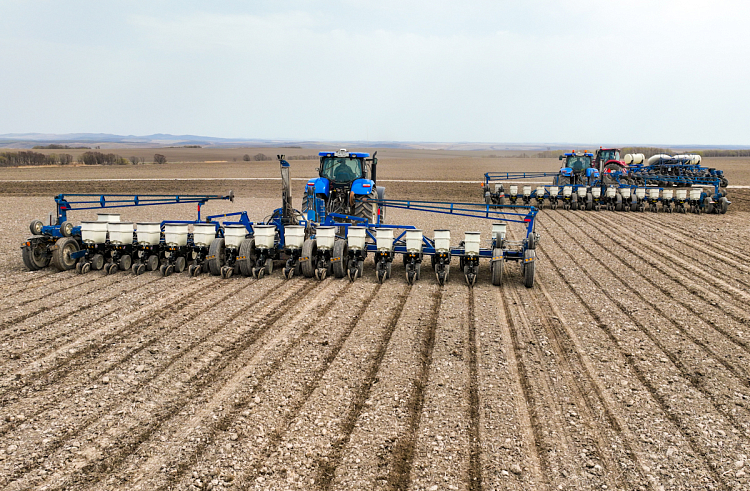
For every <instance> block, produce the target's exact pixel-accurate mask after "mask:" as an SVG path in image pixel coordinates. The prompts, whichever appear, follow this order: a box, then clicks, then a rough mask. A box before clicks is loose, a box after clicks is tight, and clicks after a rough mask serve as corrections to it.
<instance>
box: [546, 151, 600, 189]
mask: <svg viewBox="0 0 750 491" xmlns="http://www.w3.org/2000/svg"><path fill="white" fill-rule="evenodd" d="M593 157H594V154H592V153H588V152H578V153H577V152H575V151H573V152H570V153H565V154H563V155H560V157H559V159H560V160H564V161H565V163H564V164H563V166H562V167H561V168H560V174H559V175H558V176H557V178H556V181H555V184H557V185H560V186H565V185H573V186H577V185H581V184H588V183H589V181H591V180H592V179H596V178H598V177H599V171H598V170H597V169H596V168H595V167H593V165H592V159H593Z"/></svg>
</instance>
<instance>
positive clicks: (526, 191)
mask: <svg viewBox="0 0 750 491" xmlns="http://www.w3.org/2000/svg"><path fill="white" fill-rule="evenodd" d="M523 195H524V196H531V186H524V187H523Z"/></svg>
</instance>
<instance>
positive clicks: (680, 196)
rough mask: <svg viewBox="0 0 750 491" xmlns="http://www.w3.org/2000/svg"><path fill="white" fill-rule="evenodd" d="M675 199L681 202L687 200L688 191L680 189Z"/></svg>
mask: <svg viewBox="0 0 750 491" xmlns="http://www.w3.org/2000/svg"><path fill="white" fill-rule="evenodd" d="M675 197H676V198H677V199H680V200H683V199H687V189H678V190H677V192H676V193H675Z"/></svg>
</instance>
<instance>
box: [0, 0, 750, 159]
mask: <svg viewBox="0 0 750 491" xmlns="http://www.w3.org/2000/svg"><path fill="white" fill-rule="evenodd" d="M459 3H461V4H462V5H461V6H459ZM463 4H465V5H463ZM749 24H750V2H748V1H746V0H745V1H722V0H714V1H693V0H674V1H673V0H661V1H659V0H648V1H641V0H632V1H627V2H626V1H612V2H610V1H601V0H572V1H533V0H513V1H510V0H496V1H468V2H455V1H443V0H430V1H414V2H409V1H404V0H399V1H397V0H375V1H355V0H349V1H347V0H340V1H326V2H318V1H313V0H298V1H288V2H283V1H270V0H269V1H262V0H256V1H252V2H247V1H224V2H212V3H211V4H209V3H208V2H198V1H188V0H181V1H174V2H170V1H158V0H149V1H76V0H66V1H65V2H60V1H53V0H50V1H31V0H26V1H23V0H17V1H16V0H0V114H1V115H2V116H1V117H0V133H23V132H44V133H73V132H101V133H116V134H135V135H144V134H151V133H172V134H196V135H206V136H218V137H230V138H267V139H322V140H335V141H344V140H373V141H374V140H398V141H433V142H435V141H437V142H440V141H446V142H455V141H472V142H515V143H530V142H591V143H600V142H602V143H621V144H624V143H643V144H737V145H747V144H750V89H749V88H748V85H750V29H748V25H749Z"/></svg>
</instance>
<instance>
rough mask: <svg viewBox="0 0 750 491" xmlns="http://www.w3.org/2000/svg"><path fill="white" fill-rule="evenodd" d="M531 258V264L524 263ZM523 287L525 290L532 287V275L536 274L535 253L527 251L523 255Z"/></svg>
mask: <svg viewBox="0 0 750 491" xmlns="http://www.w3.org/2000/svg"><path fill="white" fill-rule="evenodd" d="M529 258H533V259H534V260H533V261H531V262H526V260H527V259H529ZM523 259H524V261H523V265H524V267H523V285H524V286H525V287H526V288H531V287H532V286H534V273H536V251H532V250H531V249H527V250H526V251H524V253H523Z"/></svg>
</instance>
